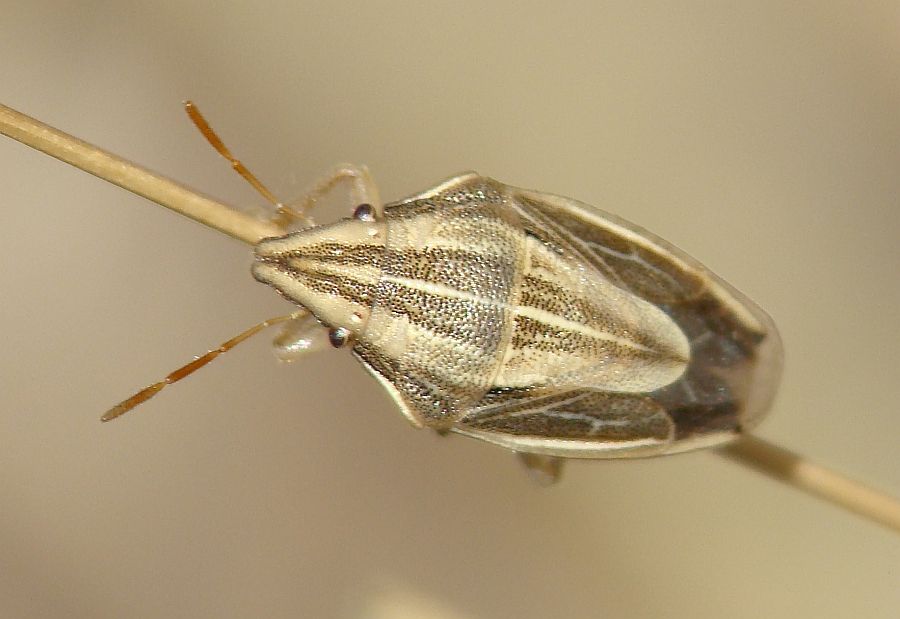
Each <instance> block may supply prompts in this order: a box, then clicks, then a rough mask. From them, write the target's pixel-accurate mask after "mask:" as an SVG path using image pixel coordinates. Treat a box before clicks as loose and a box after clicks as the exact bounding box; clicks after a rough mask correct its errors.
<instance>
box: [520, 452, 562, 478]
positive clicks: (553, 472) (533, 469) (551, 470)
mask: <svg viewBox="0 0 900 619" xmlns="http://www.w3.org/2000/svg"><path fill="white" fill-rule="evenodd" d="M516 455H517V456H519V461H520V462H521V463H522V464H524V465H525V468H526V469H528V473H529V475H530V476H531V479H533V480H534V481H535V482H536V483H537V484H538V485H540V486H550V485H552V484H555V483H556V482H558V481H559V478H560V476H562V465H563V459H562V458H560V457H558V456H544V455H540V454H533V453H526V452H521V451H517V452H516Z"/></svg>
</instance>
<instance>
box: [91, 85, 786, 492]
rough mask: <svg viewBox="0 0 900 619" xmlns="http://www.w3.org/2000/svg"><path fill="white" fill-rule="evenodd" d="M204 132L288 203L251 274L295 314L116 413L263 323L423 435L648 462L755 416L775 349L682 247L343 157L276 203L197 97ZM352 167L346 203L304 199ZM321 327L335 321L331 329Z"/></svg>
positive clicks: (552, 206)
mask: <svg viewBox="0 0 900 619" xmlns="http://www.w3.org/2000/svg"><path fill="white" fill-rule="evenodd" d="M187 109H188V113H189V114H190V115H191V117H192V118H193V119H194V122H195V124H197V126H198V128H199V129H200V130H201V132H202V133H203V134H204V135H205V136H206V137H207V139H208V140H209V141H210V143H211V144H212V145H213V146H214V147H215V148H216V149H217V150H218V151H219V153H220V154H222V155H223V156H225V157H226V158H227V159H228V160H229V161H231V163H232V166H233V167H234V168H235V169H236V170H237V171H238V172H239V173H241V174H242V175H243V176H244V177H245V178H247V180H249V181H250V182H251V183H252V184H253V185H254V187H256V188H257V189H258V190H259V191H260V193H262V194H263V195H264V196H266V197H267V198H268V199H269V200H270V201H272V202H273V203H275V204H277V205H278V207H279V218H280V219H279V221H280V223H281V225H282V227H283V228H284V230H285V234H284V235H283V236H279V237H275V238H266V239H263V240H262V241H260V242H259V243H258V244H257V245H256V248H255V260H254V264H253V267H252V271H253V276H254V277H255V278H256V279H257V280H259V281H260V282H262V283H265V284H267V285H269V286H271V287H273V288H274V289H275V290H276V291H277V292H278V293H279V294H281V295H282V296H283V297H285V298H286V299H288V300H289V301H291V302H293V303H294V304H296V305H298V306H299V307H300V308H302V309H301V310H300V311H298V312H297V313H295V314H292V315H291V316H287V317H282V318H278V319H273V320H270V321H266V322H264V323H260V324H259V325H256V326H255V327H253V328H252V329H250V330H249V331H247V332H245V333H243V334H241V335H239V336H237V337H236V338H233V339H232V340H229V341H228V342H226V343H225V344H223V345H222V346H221V347H220V348H218V349H216V350H214V351H211V352H210V353H207V354H206V355H204V356H203V357H200V358H199V359H197V360H195V361H193V362H192V363H190V364H188V365H187V366H185V367H184V368H182V369H180V370H177V371H176V372H173V373H172V374H170V375H169V376H168V377H167V378H166V379H164V380H163V381H160V382H159V383H156V384H155V385H151V386H150V387H148V388H146V389H145V390H143V391H141V392H139V393H138V394H136V395H135V396H133V397H132V398H129V399H128V400H126V401H125V402H123V403H122V404H120V405H118V406H117V407H114V408H113V409H111V410H110V411H109V412H108V413H107V414H106V415H105V416H104V420H108V419H112V418H114V417H117V416H118V415H120V414H122V413H124V412H125V411H127V410H129V409H130V408H133V407H134V406H136V405H137V404H139V403H141V402H143V401H144V400H146V399H148V398H149V397H151V396H152V395H154V394H155V393H157V392H158V391H159V390H160V389H162V388H163V387H164V386H165V385H167V384H169V383H171V382H174V381H176V380H179V379H180V378H182V377H184V376H186V375H188V374H189V373H190V372H192V371H194V370H195V369H197V368H199V367H201V366H202V365H204V364H205V363H207V362H208V361H209V360H211V359H213V358H215V357H216V356H218V355H219V354H221V353H222V352H224V351H226V350H228V349H230V348H231V347H233V346H234V345H236V344H237V343H239V342H240V341H243V340H244V339H246V338H247V337H249V336H250V335H252V334H253V333H256V332H257V331H259V330H261V329H262V328H263V327H265V326H268V325H270V324H273V323H274V322H285V323H286V325H285V326H284V330H283V332H282V333H281V335H280V336H279V337H278V339H277V340H276V352H277V354H278V355H279V356H280V357H281V358H283V359H289V360H290V359H295V358H297V357H299V356H301V355H304V354H306V353H308V352H310V351H312V350H317V349H319V348H322V347H327V344H329V343H330V344H331V345H332V346H334V347H347V348H349V349H350V350H351V351H352V353H353V354H354V355H355V356H356V358H357V359H358V360H359V361H360V362H361V363H362V365H363V367H365V368H366V370H368V371H369V373H370V374H372V375H373V376H374V377H375V378H376V379H377V380H378V381H379V382H380V383H381V384H382V385H383V386H384V388H385V389H386V390H387V391H388V393H389V394H390V395H391V396H392V397H393V399H394V400H395V401H396V403H397V405H398V407H399V409H400V411H401V412H402V413H403V415H404V416H405V417H406V418H407V420H409V422H410V423H411V424H412V425H413V426H415V427H417V428H431V429H434V430H437V431H439V432H441V433H446V432H452V433H456V434H462V435H465V436H470V437H473V438H477V439H481V440H483V441H487V442H489V443H493V444H496V445H500V446H502V447H506V448H508V449H510V450H513V451H515V452H519V453H520V454H527V457H526V458H525V461H526V463H527V464H529V466H530V467H532V468H535V469H538V470H543V471H545V472H546V471H550V474H551V475H555V474H556V472H558V467H557V466H555V465H556V463H555V462H554V461H553V460H552V459H554V458H619V457H637V456H651V455H660V454H669V453H674V452H680V451H685V450H689V449H694V448H698V447H704V446H711V445H715V444H718V443H722V442H725V441H727V440H730V439H732V438H734V437H736V436H738V435H739V434H740V433H742V432H744V431H746V430H748V429H749V428H751V427H753V426H754V425H756V423H757V422H758V421H759V420H760V418H761V417H762V416H763V414H764V413H765V412H766V411H767V409H768V407H769V405H770V403H771V400H772V398H773V395H774V392H775V389H776V387H777V384H778V379H779V375H780V370H781V356H782V350H781V343H780V340H779V336H778V333H777V331H776V329H775V325H774V324H773V322H772V320H771V319H770V318H769V317H768V316H767V315H766V313H765V312H763V311H762V310H761V309H760V308H759V307H757V306H756V305H755V304H754V303H753V302H751V301H750V300H748V299H747V298H746V297H744V296H743V295H742V294H741V293H739V292H738V291H736V290H735V289H734V288H732V287H731V286H729V285H728V284H727V283H725V282H724V281H723V280H721V279H720V278H719V277H717V276H716V275H715V274H714V273H712V272H711V271H710V270H708V269H707V268H705V267H704V266H703V265H701V264H700V263H699V262H697V261H696V260H694V259H692V258H691V257H690V256H688V255H687V254H685V253H683V252H682V251H680V250H678V249H677V248H675V247H674V246H672V245H671V244H669V243H667V242H666V241H664V240H662V239H660V238H658V237H656V236H655V235H653V234H651V233H649V232H647V231H645V230H643V229H641V228H639V227H637V226H635V225H633V224H630V223H628V222H626V221H624V220H622V219H620V218H618V217H616V216H614V215H611V214H609V213H605V212H603V211H600V210H598V209H595V208H593V207H591V206H589V205H586V204H583V203H581V202H578V201H576V200H572V199H569V198H564V197H561V196H556V195H551V194H547V193H542V192H538V191H531V190H526V189H519V188H516V187H511V186H508V185H505V184H503V183H500V182H498V181H495V180H493V179H490V178H487V177H484V176H481V175H479V174H476V173H466V174H462V175H459V176H455V177H453V178H451V179H449V180H447V181H445V182H443V183H441V184H439V185H437V186H436V187H433V188H431V189H428V190H426V191H424V192H422V193H418V194H416V195H413V196H410V197H408V198H406V199H403V200H400V201H398V202H394V203H390V204H387V205H382V204H381V202H380V201H379V199H378V195H377V191H376V190H375V188H374V185H373V183H372V182H371V179H370V178H369V175H368V172H367V171H366V170H365V169H364V168H356V167H354V166H341V167H339V168H338V169H337V170H336V171H335V172H334V173H333V174H331V175H329V176H328V177H327V178H325V179H324V180H323V181H322V182H320V183H319V184H318V185H316V186H315V188H314V189H313V191H312V192H311V193H310V194H309V196H308V197H307V198H306V199H305V200H304V201H303V202H301V203H300V205H299V206H298V207H297V208H294V209H289V208H286V207H284V206H282V205H280V204H278V203H277V201H276V200H275V199H274V197H273V196H272V195H271V193H270V192H268V190H266V189H265V187H263V186H262V184H261V183H259V181H258V180H256V178H255V177H254V176H253V175H252V174H251V173H250V172H249V171H248V170H247V169H246V168H245V167H244V166H243V164H241V163H240V162H239V161H237V160H236V159H235V158H234V157H233V156H232V155H231V153H230V152H228V150H227V149H226V148H225V146H224V145H223V144H222V142H221V140H219V138H218V137H217V136H216V135H215V133H213V131H212V129H210V127H209V125H207V124H206V122H205V121H204V120H203V118H202V117H201V116H200V115H199V112H198V111H197V110H196V108H194V107H193V106H192V105H191V104H190V103H189V104H188V108H187ZM342 180H349V181H350V182H351V184H352V186H353V188H354V192H353V193H354V195H355V197H356V200H357V204H358V206H356V208H355V210H354V211H353V215H352V216H351V217H348V218H346V219H343V220H340V221H338V222H336V223H333V224H330V225H323V226H316V225H314V222H313V221H312V220H311V219H310V218H309V216H308V210H309V208H310V207H311V206H312V205H313V204H314V203H315V201H316V200H317V199H318V198H319V197H321V196H322V195H323V194H325V193H327V192H328V191H330V190H331V188H333V187H334V186H335V185H336V184H337V183H338V182H340V181H342ZM322 327H324V329H323V328H322Z"/></svg>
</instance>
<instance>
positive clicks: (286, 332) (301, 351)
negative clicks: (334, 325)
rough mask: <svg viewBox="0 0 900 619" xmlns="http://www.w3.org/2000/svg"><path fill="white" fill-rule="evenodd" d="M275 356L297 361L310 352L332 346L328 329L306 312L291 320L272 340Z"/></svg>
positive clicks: (284, 359)
mask: <svg viewBox="0 0 900 619" xmlns="http://www.w3.org/2000/svg"><path fill="white" fill-rule="evenodd" d="M272 346H273V348H274V352H275V356H276V357H277V358H278V359H279V360H280V361H287V362H291V361H296V360H297V359H299V358H301V357H303V356H304V355H307V354H309V353H313V352H318V351H320V350H326V349H329V348H332V346H331V343H330V342H329V341H328V329H325V328H324V327H322V325H321V324H319V321H318V320H316V317H315V316H313V315H312V314H305V315H302V316H300V317H298V318H296V319H293V320H289V321H288V322H287V324H285V325H284V327H282V328H281V332H280V333H279V334H278V335H277V336H276V337H275V339H274V341H273V342H272Z"/></svg>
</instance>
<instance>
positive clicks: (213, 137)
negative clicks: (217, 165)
mask: <svg viewBox="0 0 900 619" xmlns="http://www.w3.org/2000/svg"><path fill="white" fill-rule="evenodd" d="M184 111H185V112H187V115H188V116H189V117H190V119H191V122H193V123H194V125H195V126H196V127H197V129H198V130H199V131H200V133H202V134H203V137H205V138H206V141H207V142H209V144H210V146H212V147H213V148H215V149H216V152H218V153H219V154H220V155H222V156H223V157H225V159H227V160H228V161H229V163H231V167H232V168H233V169H234V171H235V172H237V173H238V174H240V175H241V176H242V177H244V180H246V181H247V182H248V183H250V184H251V185H253V188H254V189H255V190H256V191H258V192H259V194H260V195H261V196H262V197H264V198H265V199H266V200H268V201H269V202H270V203H271V204H272V205H274V206H275V207H277V208H279V209H283V208H284V205H283V204H282V203H281V202H280V201H279V200H278V198H276V197H275V195H274V194H273V193H272V192H271V191H269V190H268V189H266V186H265V185H263V184H262V182H260V180H259V179H258V178H256V176H255V175H254V174H253V172H251V171H250V170H248V169H247V166H245V165H244V164H243V163H241V162H240V161H239V160H238V159H237V158H235V156H234V155H232V154H231V151H230V150H228V147H227V146H225V143H224V142H223V141H222V138H220V137H219V136H218V135H217V134H216V132H215V131H213V128H212V127H210V126H209V123H208V122H206V118H204V117H203V114H201V113H200V110H199V109H198V108H197V106H196V105H195V104H194V102H193V101H185V102H184Z"/></svg>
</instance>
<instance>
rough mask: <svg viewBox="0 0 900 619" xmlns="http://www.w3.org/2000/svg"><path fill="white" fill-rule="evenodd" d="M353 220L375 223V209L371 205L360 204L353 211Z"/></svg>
mask: <svg viewBox="0 0 900 619" xmlns="http://www.w3.org/2000/svg"><path fill="white" fill-rule="evenodd" d="M353 218H354V219H358V220H360V221H375V207H374V206H372V205H371V204H360V205H359V206H357V207H356V209H355V210H354V211H353Z"/></svg>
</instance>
